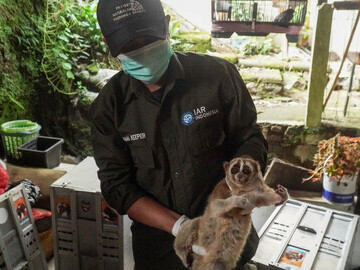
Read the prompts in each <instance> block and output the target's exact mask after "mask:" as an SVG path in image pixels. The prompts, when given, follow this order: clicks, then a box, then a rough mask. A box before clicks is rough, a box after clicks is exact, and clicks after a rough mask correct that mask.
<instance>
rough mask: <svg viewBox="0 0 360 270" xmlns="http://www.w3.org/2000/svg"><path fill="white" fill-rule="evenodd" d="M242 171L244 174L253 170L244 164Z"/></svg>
mask: <svg viewBox="0 0 360 270" xmlns="http://www.w3.org/2000/svg"><path fill="white" fill-rule="evenodd" d="M242 172H243V174H246V175H249V174H250V173H251V170H250V168H249V167H248V166H244V168H243V170H242Z"/></svg>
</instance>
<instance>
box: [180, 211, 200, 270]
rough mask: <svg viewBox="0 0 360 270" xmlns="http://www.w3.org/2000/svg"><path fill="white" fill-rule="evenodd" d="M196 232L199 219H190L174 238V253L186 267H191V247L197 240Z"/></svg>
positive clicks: (192, 255) (192, 254) (192, 253)
mask: <svg viewBox="0 0 360 270" xmlns="http://www.w3.org/2000/svg"><path fill="white" fill-rule="evenodd" d="M198 230H199V218H195V219H191V220H189V221H188V222H187V223H186V224H185V225H183V226H182V227H181V228H180V230H179V232H178V234H177V236H176V238H175V242H174V249H175V252H176V254H177V255H178V257H179V258H180V259H181V261H182V263H183V264H184V266H186V267H191V266H192V263H193V260H194V258H193V257H194V252H193V250H192V245H193V244H194V242H195V241H196V240H197V237H198Z"/></svg>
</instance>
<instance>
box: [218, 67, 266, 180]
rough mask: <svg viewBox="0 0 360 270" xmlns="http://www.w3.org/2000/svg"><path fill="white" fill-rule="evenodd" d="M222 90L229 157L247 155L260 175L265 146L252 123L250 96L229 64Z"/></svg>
mask: <svg viewBox="0 0 360 270" xmlns="http://www.w3.org/2000/svg"><path fill="white" fill-rule="evenodd" d="M222 87H223V89H222V91H223V93H224V101H225V102H224V108H223V111H224V112H225V132H226V135H227V143H228V145H229V147H228V149H229V157H230V158H234V157H239V156H242V155H249V156H251V157H252V158H254V159H255V160H257V161H258V162H259V163H260V167H261V170H262V172H263V173H264V171H265V166H266V160H267V149H268V145H267V142H266V140H265V138H264V136H263V134H262V131H261V127H260V126H259V125H258V124H257V123H256V121H257V112H256V108H255V105H254V102H253V100H252V98H251V96H250V93H249V91H248V90H247V88H246V86H245V84H244V82H243V80H242V78H241V77H240V74H239V72H238V70H237V69H236V67H235V66H234V65H232V64H230V63H229V64H228V65H227V73H226V74H225V76H224V79H223V81H222Z"/></svg>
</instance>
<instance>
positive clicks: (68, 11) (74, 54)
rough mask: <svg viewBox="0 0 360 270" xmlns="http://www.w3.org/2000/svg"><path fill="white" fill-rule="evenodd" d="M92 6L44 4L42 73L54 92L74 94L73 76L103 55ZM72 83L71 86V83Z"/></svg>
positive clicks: (69, 1) (103, 50) (76, 89)
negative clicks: (82, 67) (82, 66)
mask: <svg viewBox="0 0 360 270" xmlns="http://www.w3.org/2000/svg"><path fill="white" fill-rule="evenodd" d="M95 12H96V4H94V3H93V2H91V3H90V4H87V5H83V6H80V5H79V4H78V3H77V1H71V0H68V1H65V2H64V1H59V0H52V1H47V6H46V17H45V18H46V20H45V24H44V36H43V42H42V45H43V52H44V55H43V59H42V61H41V66H42V69H43V71H44V73H45V75H46V78H47V80H48V81H49V83H50V84H51V86H52V87H53V89H54V90H56V91H58V92H60V93H63V94H68V95H71V94H76V93H77V92H78V89H79V88H78V87H77V84H76V78H75V75H74V74H75V73H76V71H77V70H78V68H79V67H80V66H81V64H88V63H91V62H92V61H93V60H94V59H96V57H100V56H101V55H102V54H104V53H105V52H106V46H105V44H104V42H103V41H102V40H101V31H100V28H99V26H98V24H97V20H96V18H95ZM74 81H75V83H74Z"/></svg>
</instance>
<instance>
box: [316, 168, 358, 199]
mask: <svg viewBox="0 0 360 270" xmlns="http://www.w3.org/2000/svg"><path fill="white" fill-rule="evenodd" d="M357 177H358V175H357V174H355V175H352V176H348V175H344V176H343V177H342V178H341V180H340V181H339V180H338V179H337V178H336V177H329V176H328V175H327V173H326V172H324V174H323V193H322V197H323V199H324V200H325V201H327V202H328V203H330V204H338V205H344V206H348V205H352V204H353V202H354V197H355V190H356V180H357Z"/></svg>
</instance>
